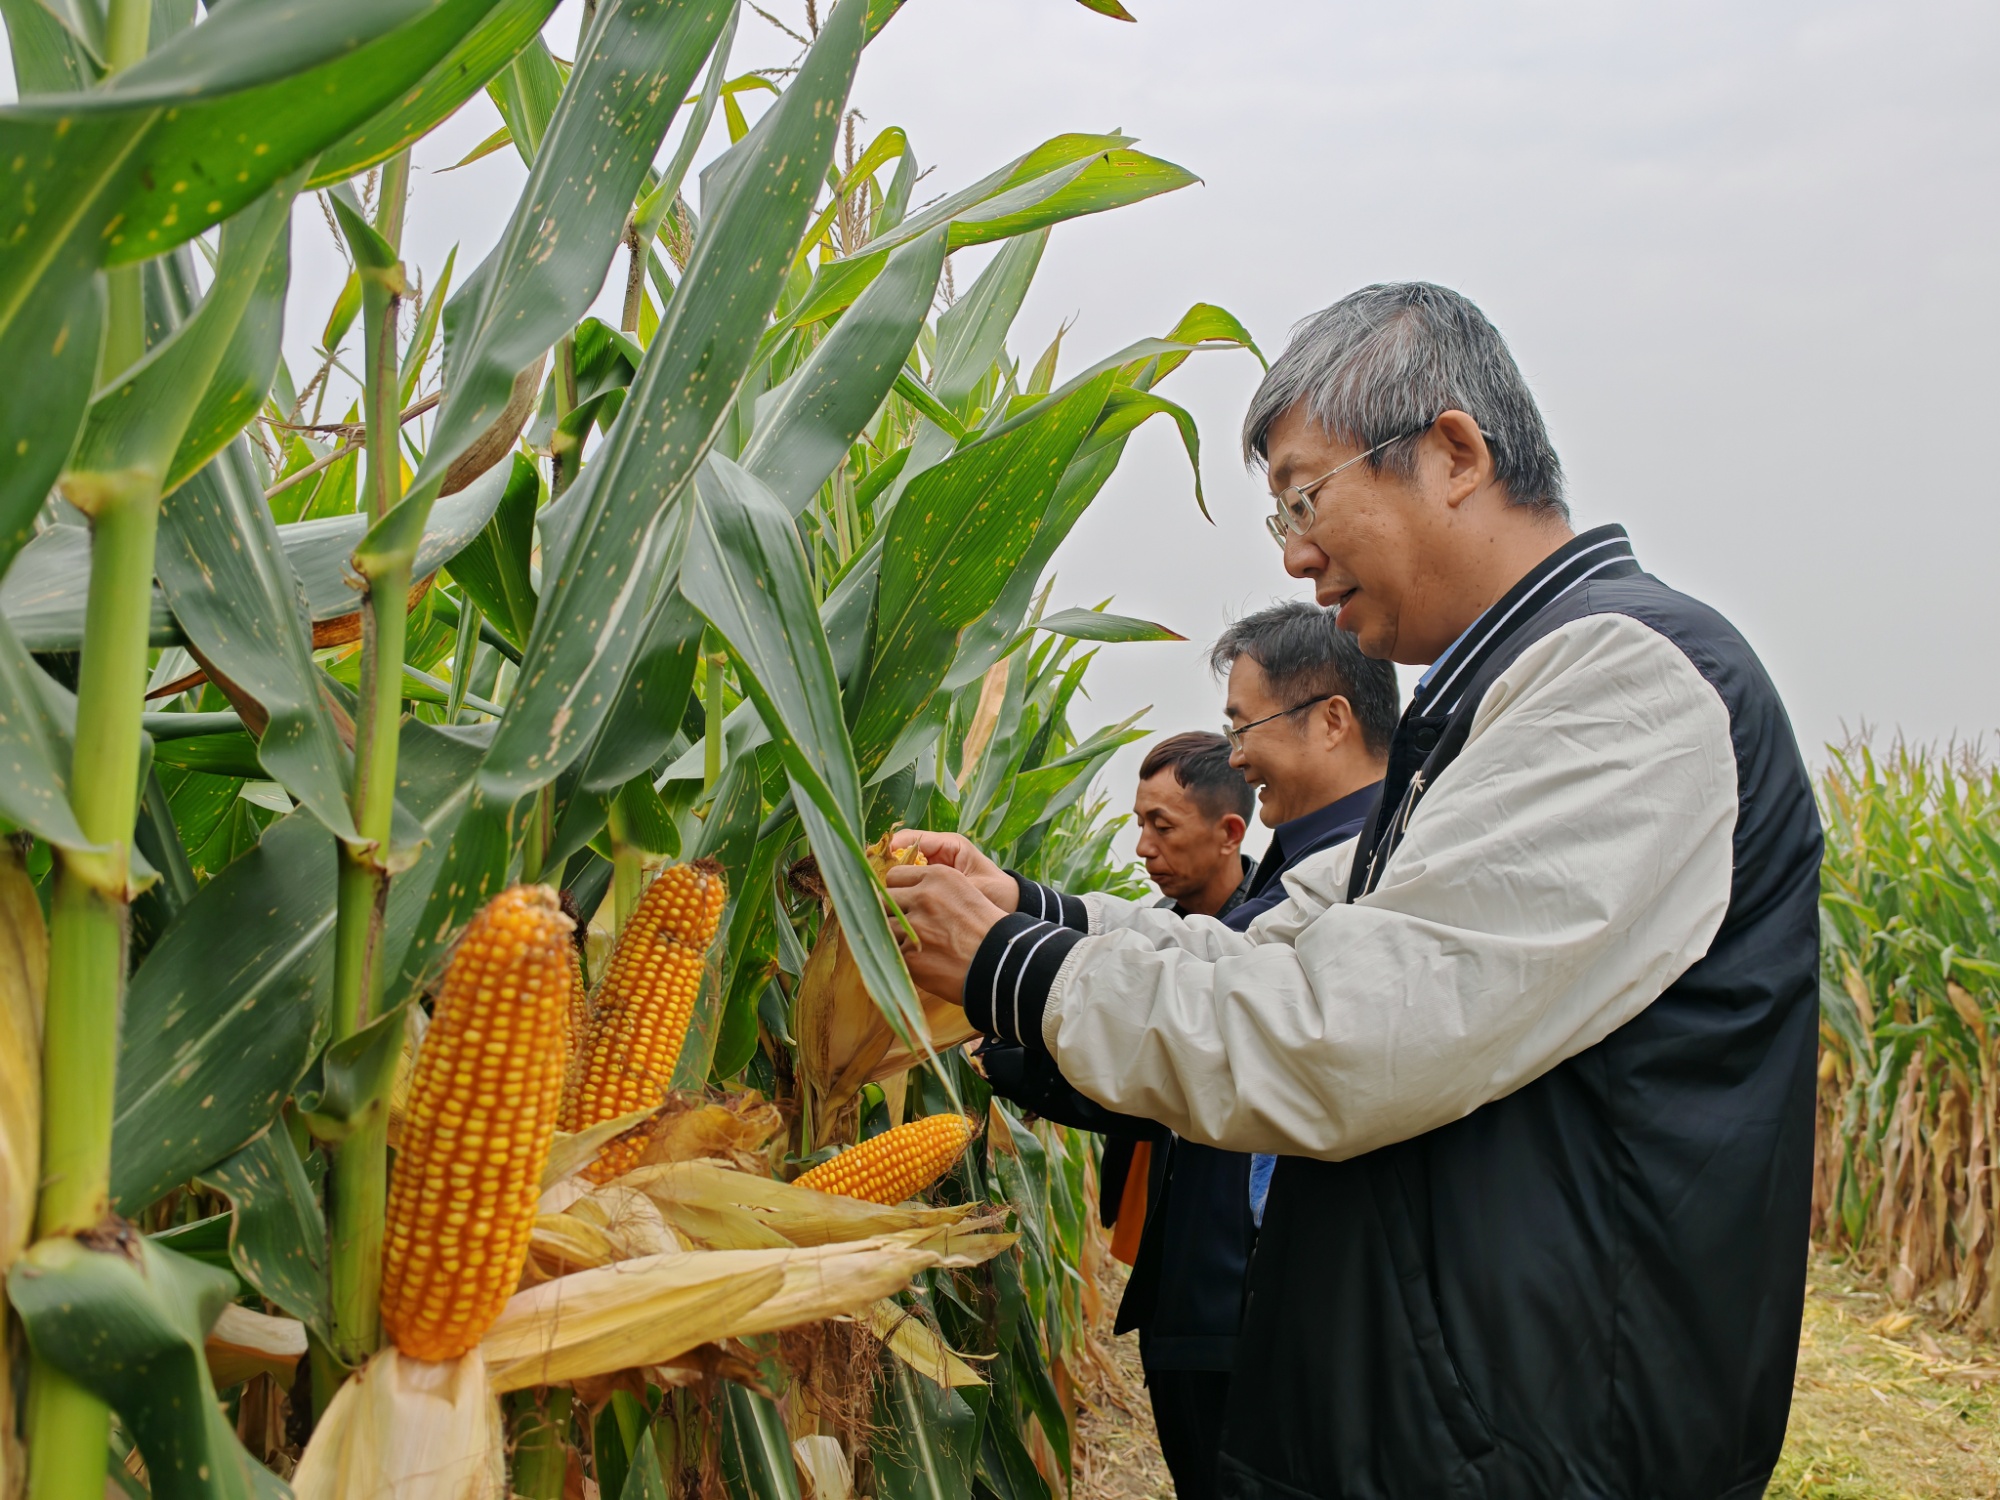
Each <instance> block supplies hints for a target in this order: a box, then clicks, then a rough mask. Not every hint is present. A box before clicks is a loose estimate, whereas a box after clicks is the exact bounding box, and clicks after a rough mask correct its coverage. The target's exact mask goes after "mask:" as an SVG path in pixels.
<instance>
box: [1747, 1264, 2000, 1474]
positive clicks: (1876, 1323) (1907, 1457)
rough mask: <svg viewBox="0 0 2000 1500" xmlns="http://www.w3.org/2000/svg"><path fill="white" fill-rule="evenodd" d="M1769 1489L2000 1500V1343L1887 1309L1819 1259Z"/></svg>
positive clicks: (1873, 1295) (1876, 1293)
mask: <svg viewBox="0 0 2000 1500" xmlns="http://www.w3.org/2000/svg"><path fill="white" fill-rule="evenodd" d="M1768 1493H1769V1494H1770V1495H1771V1496H1774V1497H1776V1496H1798V1497H1810V1500H1988V1497H2000V1348H1996V1347H1995V1346H1994V1345H1993V1344H1992V1343H1990V1342H1986V1341H1981V1340H1974V1339H1970V1338H1966V1337H1964V1336H1962V1335H1959V1334H1955V1333H1952V1332H1950V1331H1948V1330H1946V1329H1945V1328H1943V1327H1942V1326H1941V1325H1939V1324H1938V1323H1936V1322H1935V1321H1933V1320H1931V1319H1928V1318H1925V1317H1923V1316H1921V1315H1918V1314H1915V1313H1911V1312H1898V1311H1895V1310H1894V1309H1892V1308H1891V1307H1890V1306H1889V1304H1888V1301H1887V1299H1886V1298H1884V1297H1883V1296H1882V1295H1881V1293H1880V1292H1879V1291H1877V1290H1875V1289H1874V1288H1873V1287H1871V1286H1869V1285H1867V1284H1866V1283H1864V1282H1863V1281H1861V1280H1859V1279H1858V1278H1856V1277H1854V1276H1851V1275H1850V1274H1848V1272H1847V1271H1846V1270H1845V1269H1844V1268H1843V1267H1841V1266H1839V1265H1837V1264H1835V1263H1834V1262H1832V1261H1829V1260H1827V1259H1825V1258H1824V1257H1821V1256H1815V1257H1814V1258H1813V1263H1812V1275H1811V1285H1810V1290H1809V1293H1808V1295H1807V1298H1806V1318H1805V1327H1804V1328H1803V1329H1802V1330H1801V1331H1800V1334H1799V1373H1798V1380H1797V1384H1796V1386H1795V1387H1794V1391H1793V1397H1792V1425H1791V1430H1790V1431H1789V1432H1788V1433H1787V1434H1786V1439H1785V1453H1784V1457H1783V1458H1782V1459H1781V1460H1780V1461H1779V1463H1778V1472H1777V1473H1776V1474H1775V1475H1774V1476H1773V1477H1772V1480H1771V1488H1770V1490H1769V1492H1768Z"/></svg>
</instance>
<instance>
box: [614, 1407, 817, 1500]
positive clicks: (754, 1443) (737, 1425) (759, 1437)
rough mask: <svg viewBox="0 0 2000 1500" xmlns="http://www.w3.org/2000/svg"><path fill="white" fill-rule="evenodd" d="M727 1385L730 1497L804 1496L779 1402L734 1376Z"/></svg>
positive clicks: (724, 1439) (788, 1499)
mask: <svg viewBox="0 0 2000 1500" xmlns="http://www.w3.org/2000/svg"><path fill="white" fill-rule="evenodd" d="M722 1389H723V1397H722V1403H721V1404H722V1413H721V1416H722V1422H721V1432H720V1434H719V1437H720V1443H721V1448H722V1484H723V1488H724V1489H726V1490H727V1491H728V1492H729V1496H730V1500H799V1471H798V1464H797V1462H796V1461H795V1460H794V1459H793V1457H792V1442H791V1436H790V1434H789V1433H788V1432H787V1431H786V1430H785V1418H784V1415H783V1414H782V1413H781V1412H780V1411H779V1410H778V1408H777V1404H776V1403H775V1402H773V1401H772V1400H771V1398H770V1397H768V1396H761V1395H759V1394H758V1393H757V1392H755V1391H753V1390H751V1389H750V1388H749V1387H747V1386H742V1385H738V1384H737V1383H736V1382H734V1381H730V1382H729V1383H727V1384H726V1385H724V1386H723V1388H722ZM628 1493H629V1490H628Z"/></svg>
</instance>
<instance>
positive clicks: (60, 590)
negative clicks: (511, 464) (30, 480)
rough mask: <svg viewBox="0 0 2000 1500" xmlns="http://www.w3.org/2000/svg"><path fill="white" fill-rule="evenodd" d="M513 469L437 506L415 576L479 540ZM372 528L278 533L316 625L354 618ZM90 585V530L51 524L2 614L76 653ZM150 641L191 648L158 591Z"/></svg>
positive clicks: (352, 523)
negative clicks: (358, 564) (357, 581)
mask: <svg viewBox="0 0 2000 1500" xmlns="http://www.w3.org/2000/svg"><path fill="white" fill-rule="evenodd" d="M512 472H513V471H512V470H511V469H510V468H503V467H501V466H499V465H496V466H495V467H493V468H492V469H489V470H488V471H487V472H486V473H484V474H482V475H480V476H479V478H477V479H475V480H474V481H473V482H472V483H471V484H469V485H467V486H466V487H465V488H464V489H463V490H460V491H459V492H458V493H457V494H455V495H447V496H446V497H445V498H444V499H442V500H440V501H439V502H438V503H437V504H436V505H434V506H433V507H432V508H431V513H430V517H429V520H428V522H427V523H426V526H425V529H424V537H423V541H422V542H421V543H420V544H419V545H418V547H417V555H416V561H415V563H414V565H413V569H412V574H413V576H414V577H415V578H418V579H422V578H427V577H429V576H430V575H431V574H432V573H434V572H436V571H437V570H438V569H439V568H440V567H442V566H444V564H445V563H447V562H449V561H450V560H451V559H452V558H453V557H455V556H457V554H458V553H459V551H460V550H461V549H463V548H464V547H466V546H467V545H468V544H470V543H471V542H472V541H473V539H474V538H476V537H477V536H478V535H479V534H480V532H481V530H482V529H483V528H484V527H485V526H486V524H487V523H488V522H489V521H490V520H491V519H492V517H493V514H494V511H495V509H496V508H497V507H498V505H499V503H500V501H501V499H502V497H503V496H504V495H505V494H506V490H507V484H508V480H509V478H510V476H511V474H512ZM367 531H368V517H367V516H366V515H363V514H357V513H349V514H346V515H332V516H322V517H319V518H316V519H314V520H310V521H294V522H288V523H286V524H284V525H282V526H280V527H279V528H278V545H279V546H280V547H282V548H283V549H284V553H285V560H286V562H287V563H289V564H290V565H291V570H292V575H293V576H294V577H295V578H296V579H297V580H298V583H299V587H300V589H301V590H303V591H304V594H305V600H306V609H307V611H308V612H309V613H310V615H311V616H312V619H313V621H314V623H318V622H320V621H322V620H334V619H338V618H340V617H341V616H343V615H351V614H353V613H354V612H355V611H356V610H357V609H358V608H359V607H360V603H359V596H358V595H357V594H356V593H355V591H354V586H353V585H352V584H351V583H350V582H349V581H348V561H349V559H350V558H351V557H352V556H353V554H354V550H355V548H356V547H357V546H359V545H360V544H361V542H362V539H363V538H364V537H365V536H366V534H367ZM89 588H90V533H89V532H88V531H86V530H85V529H84V528H83V527H81V526H51V527H50V528H49V529H48V530H46V531H44V532H43V533H42V534H41V535H40V536H38V537H36V538H35V539H34V540H33V541H32V542H30V543H29V544H28V545H27V546H26V547H24V548H23V549H22V550H21V561H20V566H18V567H16V568H14V569H12V570H11V571H10V572H9V573H8V574H7V576H6V577H5V578H4V579H0V615H4V616H5V617H6V619H7V622H8V623H9V624H10V625H12V626H13V628H14V632H15V634H16V635H17V636H18V637H19V638H20V641H21V643H22V644H23V645H24V646H26V647H27V648H28V649H29V650H30V651H74V650H76V649H77V648H78V647H79V646H80V645H81V644H82V642H83V625H84V610H85V605H86V603H87V601H88V596H89ZM148 641H149V642H150V644H152V645H154V646H181V645H186V644H187V637H186V636H185V635H184V634H182V632H181V628H180V625H179V622H177V621H176V620H175V619H174V617H173V613H172V612H171V611H170V610H169V609H168V607H167V600H166V595H165V594H164V593H162V592H161V591H160V590H159V589H157V588H156V589H155V590H154V592H153V619H152V625H151V627H150V630H149V635H148Z"/></svg>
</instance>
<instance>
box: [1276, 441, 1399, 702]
mask: <svg viewBox="0 0 2000 1500" xmlns="http://www.w3.org/2000/svg"><path fill="white" fill-rule="evenodd" d="M1430 428H1431V424H1430V423H1429V422H1426V423H1424V425H1423V426H1422V427H1412V428H1411V429H1410V430H1409V431H1408V432H1399V433H1397V434H1396V435H1395V436H1394V437H1392V438H1384V439H1383V440H1382V441H1381V442H1379V443H1377V444H1376V445H1375V446H1374V447H1372V448H1370V449H1369V450H1368V451H1367V452H1366V453H1357V454H1355V455H1354V457H1352V458H1350V459H1348V460H1347V462H1346V463H1344V464H1338V465H1336V466H1335V467H1333V468H1331V469H1328V470H1327V471H1326V472H1325V473H1324V474H1322V475H1320V476H1319V478H1317V479H1315V480H1312V481H1310V482H1309V483H1306V484H1292V485H1287V486H1286V487H1285V488H1284V489H1282V490H1279V491H1278V508H1277V510H1276V511H1275V512H1274V513H1273V514H1271V515H1268V516H1266V517H1264V529H1265V530H1266V531H1268V532H1270V533H1271V540H1272V541H1274V542H1276V543H1277V544H1278V545H1279V546H1280V547H1282V546H1284V545H1285V539H1286V537H1287V536H1288V535H1292V536H1304V535H1305V534H1306V533H1307V532H1308V531H1310V530H1312V524H1313V522H1314V521H1315V520H1317V519H1318V512H1317V511H1316V510H1315V509H1314V507H1313V499H1312V497H1313V492H1314V491H1316V490H1317V489H1318V488H1319V487H1320V486H1321V485H1323V484H1325V483H1326V482H1327V481H1328V480H1329V479H1332V478H1333V477H1334V476H1335V475H1337V474H1341V473H1344V472H1346V471H1347V470H1348V469H1351V468H1353V467H1354V466H1355V465H1356V464H1358V463H1360V462H1361V460H1362V459H1364V458H1373V457H1374V456H1375V455H1376V454H1378V453H1380V452H1381V451H1382V450H1383V449H1384V448H1387V447H1388V446H1390V445H1391V444H1392V443H1400V442H1402V441H1403V439H1404V438H1412V437H1415V436H1416V435H1417V434H1418V433H1420V432H1428V431H1429V430H1430ZM1303 706H1304V705H1301V707H1303ZM1258 722H1259V723H1262V722H1263V721H1262V720H1259V721H1258ZM1246 727H1248V726H1246Z"/></svg>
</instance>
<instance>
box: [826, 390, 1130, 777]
mask: <svg viewBox="0 0 2000 1500" xmlns="http://www.w3.org/2000/svg"><path fill="white" fill-rule="evenodd" d="M1112 379H1113V376H1112V372H1110V371H1106V372H1104V373H1103V374H1100V375H1098V376H1096V377H1095V378H1094V379H1092V380H1090V381H1089V382H1088V383H1086V384H1085V385H1084V386H1083V387H1081V388H1080V389H1076V390H1073V391H1071V392H1069V393H1068V394H1067V395H1064V396H1062V397H1060V398H1051V400H1049V401H1048V402H1045V403H1043V409H1042V410H1041V411H1040V412H1039V413H1038V414H1036V415H1034V416H1033V417H1031V418H1029V419H1028V420H1026V421H1025V422H1023V423H1021V424H1019V425H1016V426H1014V427H1012V428H1011V429H1010V430H1008V431H1006V432H1004V433H1003V434H1002V435H1001V436H998V437H990V438H986V439H984V440H982V441H980V442H977V443H974V444H971V445H970V446H968V447H965V448H961V449H960V450H959V451H958V452H957V453H955V454H953V455H952V456H951V457H950V458H948V459H946V460H945V461H944V462H943V463H941V464H938V465H936V466H935V467H933V468H930V469H927V470H925V471H924V472H923V473H922V474H919V475H918V476H917V477H916V479H915V480H914V481H912V483H911V484H910V487H909V488H908V489H907V490H906V491H905V492H904V494H903V498H902V499H901V500H900V501H898V502H897V504H896V508H895V510H894V511H893V512H892V513H891V514H890V518H889V523H888V528H887V529H888V539H887V541H886V542H885V544H884V547H883V553H882V568H881V584H880V587H881V596H880V599H879V601H878V603H877V606H876V625H875V635H874V644H873V648H872V651H871V662H870V667H869V676H868V683H867V688H866V691H865V693H864V695H863V697H862V699H861V704H860V707H859V709H858V711H857V713H856V715H855V726H854V745H855V750H856V754H857V758H858V759H859V762H860V766H861V770H862V774H863V775H864V776H866V775H872V774H873V773H874V772H875V771H876V770H877V769H879V768H880V767H881V766H882V765H883V763H884V760H885V758H886V757H887V755H888V753H889V750H890V747H891V746H892V745H893V744H894V742H895V741H896V740H897V738H898V737H899V736H900V735H901V734H902V733H903V730H904V727H905V726H906V725H907V724H908V723H909V721H910V720H911V719H912V718H913V717H914V716H915V715H916V714H917V712H918V711H919V710H920V709H921V708H922V707H923V706H924V704H925V703H926V702H928V701H929V699H930V696H931V694H932V693H933V692H935V691H936V690H937V688H938V686H939V685H940V684H941V683H942V682H943V681H944V679H945V674H946V672H947V671H949V670H950V668H951V665H952V659H953V657H954V656H955V655H956V654H957V651H958V644H959V638H960V636H961V634H962V633H963V632H964V631H965V630H966V629H967V628H968V627H970V626H971V625H972V624H974V623H975V622H976V621H977V620H978V619H979V618H980V617H981V616H982V615H984V614H985V613H986V612H987V611H988V610H989V609H991V608H992V607H993V604H994V602H995V601H996V600H997V599H998V598H999V597H1000V594H1001V591H1002V590H1003V589H1004V588H1005V587H1006V585H1007V582H1008V580H1009V579H1010V578H1012V577H1013V576H1014V572H1015V569H1016V568H1017V567H1018V565H1019V564H1020V561H1021V559H1022V557H1023V556H1024V555H1025V554H1026V552H1027V550H1028V546H1029V544H1030V543H1031V542H1032V540H1033V538H1034V530H1033V527H1034V523H1035V521H1036V519H1037V518H1039V517H1040V516H1041V514H1042V513H1043V512H1044V511H1045V510H1046V509H1047V507H1048V503H1049V501H1050V499H1051V498H1052V497H1053V496H1054V495H1055V493H1056V492H1057V489H1058V486H1059V484H1060V482H1061V480H1062V477H1063V473H1064V471H1065V469H1066V468H1067V467H1068V465H1069V462H1070V460H1071V459H1072V458H1073V457H1074V456H1075V454H1076V451H1077V449H1078V447H1079V446H1080V445H1081V444H1082V442H1083V440H1084V438H1085V437H1086V436H1087V435H1088V434H1089V431H1090V428H1091V426H1092V424H1094V423H1095V422H1096V420H1097V416H1098V413H1099V412H1100V411H1102V410H1103V407H1104V402H1105V399H1106V398H1107V396H1108V395H1109V394H1110V391H1111V385H1112Z"/></svg>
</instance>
